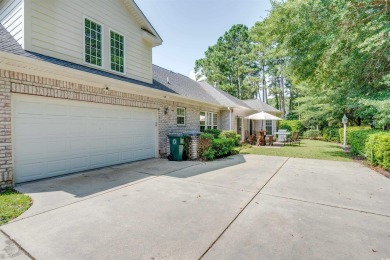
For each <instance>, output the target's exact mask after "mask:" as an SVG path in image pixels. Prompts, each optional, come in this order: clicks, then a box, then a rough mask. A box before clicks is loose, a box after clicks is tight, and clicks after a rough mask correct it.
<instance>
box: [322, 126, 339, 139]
mask: <svg viewBox="0 0 390 260" xmlns="http://www.w3.org/2000/svg"><path fill="white" fill-rule="evenodd" d="M322 138H323V139H324V140H325V141H328V142H338V141H339V140H340V137H339V129H338V128H335V127H326V128H324V129H323V130H322Z"/></svg>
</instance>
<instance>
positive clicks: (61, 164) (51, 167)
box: [47, 160, 69, 176]
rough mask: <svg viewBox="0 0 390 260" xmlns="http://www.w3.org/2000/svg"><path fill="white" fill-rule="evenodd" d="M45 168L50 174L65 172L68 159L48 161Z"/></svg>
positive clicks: (67, 167)
mask: <svg viewBox="0 0 390 260" xmlns="http://www.w3.org/2000/svg"><path fill="white" fill-rule="evenodd" d="M47 170H48V172H49V173H50V174H51V175H52V176H55V175H61V174H65V173H67V171H68V170H69V165H68V160H55V161H48V162H47Z"/></svg>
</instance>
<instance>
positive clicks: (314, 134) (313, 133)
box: [304, 130, 321, 140]
mask: <svg viewBox="0 0 390 260" xmlns="http://www.w3.org/2000/svg"><path fill="white" fill-rule="evenodd" d="M320 136H321V131H320V130H307V131H306V132H305V133H304V137H306V138H309V139H311V140H316V139H318V137H320Z"/></svg>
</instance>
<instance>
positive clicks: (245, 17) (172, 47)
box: [136, 0, 271, 76]
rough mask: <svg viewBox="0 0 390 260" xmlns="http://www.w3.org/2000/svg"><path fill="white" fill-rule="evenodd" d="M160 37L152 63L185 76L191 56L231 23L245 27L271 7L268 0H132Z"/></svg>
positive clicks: (190, 66)
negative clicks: (161, 40) (160, 43)
mask: <svg viewBox="0 0 390 260" xmlns="http://www.w3.org/2000/svg"><path fill="white" fill-rule="evenodd" d="M136 2H137V4H138V6H139V7H140V8H141V10H142V11H143V12H144V14H145V15H146V17H147V18H148V19H149V21H150V22H151V23H152V25H153V26H154V28H155V29H156V30H157V32H158V33H159V34H160V36H161V37H162V38H163V40H164V42H163V44H162V46H159V47H155V48H154V49H153V63H154V64H156V65H159V66H161V67H163V68H166V69H169V70H172V71H174V72H178V73H181V74H183V75H186V76H189V75H190V72H191V71H192V70H193V68H194V66H195V60H197V59H199V58H203V57H204V52H205V51H206V50H207V47H208V46H210V45H213V44H215V43H216V42H217V40H218V37H220V36H222V35H223V34H224V33H225V32H226V31H227V30H229V29H230V28H231V27H232V26H233V25H234V24H245V25H247V26H248V27H249V28H250V27H252V26H253V25H254V24H255V22H256V21H259V20H261V19H263V18H264V17H265V16H266V15H267V12H268V11H269V10H270V8H271V4H270V3H269V1H268V0H136Z"/></svg>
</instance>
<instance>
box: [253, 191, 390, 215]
mask: <svg viewBox="0 0 390 260" xmlns="http://www.w3.org/2000/svg"><path fill="white" fill-rule="evenodd" d="M259 194H260V195H264V196H270V197H275V198H280V199H286V200H294V201H299V202H303V203H308V204H314V205H319V206H324V207H331V208H337V209H344V210H349V211H355V212H358V213H363V214H370V215H375V216H380V217H386V218H390V216H389V215H385V214H381V213H375V212H370V211H365V210H360V209H353V208H347V207H341V206H336V205H330V204H325V203H320V202H313V201H308V200H301V199H296V198H290V197H284V196H278V195H272V194H267V193H259Z"/></svg>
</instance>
